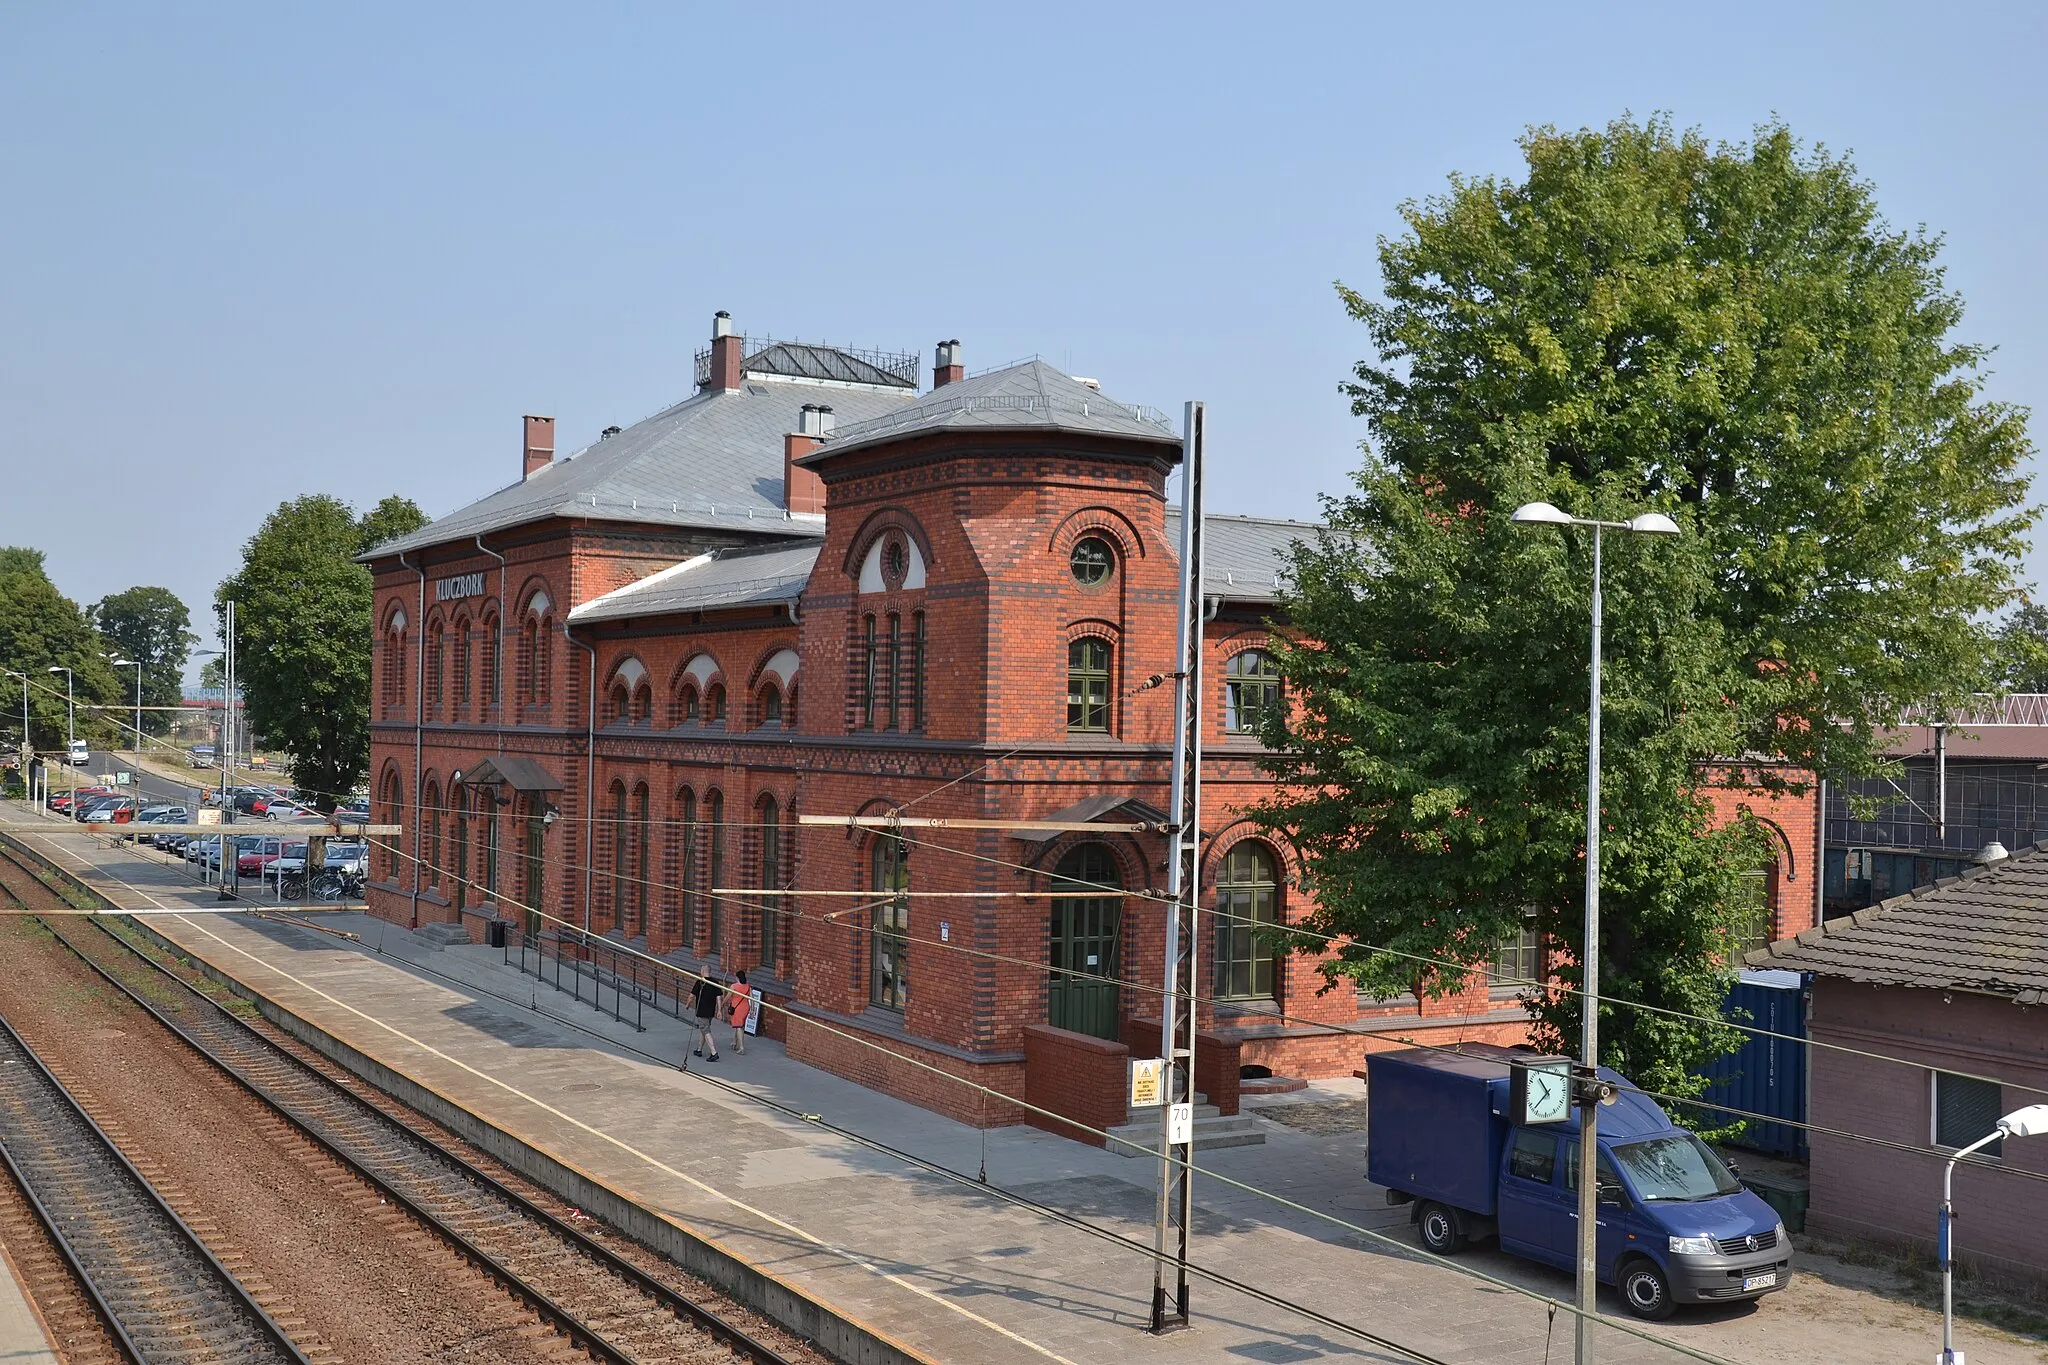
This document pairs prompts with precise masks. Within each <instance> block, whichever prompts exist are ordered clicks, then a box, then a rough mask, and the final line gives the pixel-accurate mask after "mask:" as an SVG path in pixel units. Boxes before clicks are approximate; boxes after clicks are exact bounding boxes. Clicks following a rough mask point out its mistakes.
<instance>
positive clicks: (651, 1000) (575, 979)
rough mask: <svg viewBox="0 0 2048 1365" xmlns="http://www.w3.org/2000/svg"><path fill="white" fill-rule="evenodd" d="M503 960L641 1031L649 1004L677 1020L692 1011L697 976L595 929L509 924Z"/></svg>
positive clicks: (649, 1007)
mask: <svg viewBox="0 0 2048 1365" xmlns="http://www.w3.org/2000/svg"><path fill="white" fill-rule="evenodd" d="M505 964H506V965H507V966H517V967H518V968H519V970H520V971H522V972H524V973H525V974H526V975H528V976H531V977H532V978H533V979H534V980H536V981H539V982H541V983H543V984H544V985H549V986H553V987H554V988H555V989H556V990H558V991H560V992H562V993H563V994H564V995H572V996H574V997H575V998H576V999H578V1000H580V1001H584V1002H585V1003H587V1004H588V1005H590V1007H591V1008H592V1009H595V1010H598V1011H600V1012H602V1013H604V1014H609V1015H610V1016H611V1017H612V1018H614V1019H616V1020H618V1021H619V1022H620V1023H622V1024H631V1025H632V1026H633V1027H634V1028H635V1029H636V1030H638V1031H640V1032H642V1033H645V1032H646V1031H647V1024H646V1018H647V1015H646V1012H647V1011H648V1010H649V1009H652V1010H655V1011H657V1012H658V1013H661V1014H666V1015H669V1016H671V1017H672V1018H676V1019H694V1018H695V1015H696V1011H695V1010H694V1009H690V1008H688V1007H689V1003H690V1001H689V996H690V988H691V987H692V986H694V985H696V983H697V979H696V978H695V977H693V976H691V975H690V974H689V973H687V972H685V971H683V970H682V969H681V968H679V967H671V966H669V965H668V964H666V963H661V962H654V961H651V960H649V959H648V958H646V957H644V956H642V955H640V954H638V953H634V952H630V951H628V950H626V949H625V948H623V947H622V946H621V945H619V944H617V943H614V942H612V941H611V940H609V939H605V938H600V937H598V936H597V935H595V934H586V933H583V932H582V931H580V930H576V929H568V928H562V929H547V930H543V931H542V932H540V933H538V934H528V933H526V932H525V931H524V930H523V929H521V928H520V927H519V926H517V925H510V924H508V925H507V926H506V932H505Z"/></svg>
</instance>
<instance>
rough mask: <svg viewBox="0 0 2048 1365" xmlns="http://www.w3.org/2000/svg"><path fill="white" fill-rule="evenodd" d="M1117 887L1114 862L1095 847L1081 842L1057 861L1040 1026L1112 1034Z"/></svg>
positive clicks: (1118, 921) (1119, 921)
mask: <svg viewBox="0 0 2048 1365" xmlns="http://www.w3.org/2000/svg"><path fill="white" fill-rule="evenodd" d="M1122 885H1123V883H1122V880H1121V879H1120V878H1119V876H1118V874H1117V868H1116V860H1115V859H1114V858H1112V857H1111V856H1110V853H1109V850H1108V849H1106V848H1104V847H1103V846H1102V845H1100V844H1083V845H1082V846H1081V847H1080V848H1077V849H1075V850H1073V851H1072V852H1071V853H1069V854H1067V856H1066V857H1064V858H1062V859H1061V860H1060V865H1059V867H1058V869H1057V870H1056V871H1055V872H1054V873H1053V884H1052V891H1053V898H1052V917H1051V924H1050V933H1049V934H1048V943H1047V961H1048V965H1050V967H1051V968H1052V970H1051V971H1050V972H1048V973H1047V974H1046V1008H1045V1017H1046V1022H1047V1023H1049V1024H1051V1025H1053V1026H1054V1027H1055V1028H1064V1029H1072V1030H1073V1031H1074V1032H1076V1033H1089V1034H1093V1035H1095V1036H1096V1037H1098V1038H1115V1037H1116V1036H1117V1031H1118V1030H1117V967H1118V964H1117V956H1118V954H1117V947H1118V934H1119V930H1120V929H1121V927H1122V921H1123V897H1121V896H1119V895H1115V894H1113V893H1112V891H1111V889H1112V888H1118V889H1120V888H1121V887H1122Z"/></svg>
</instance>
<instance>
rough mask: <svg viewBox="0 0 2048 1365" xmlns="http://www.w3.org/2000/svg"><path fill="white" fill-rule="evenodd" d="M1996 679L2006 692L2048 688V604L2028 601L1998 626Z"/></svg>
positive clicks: (2043, 690) (2044, 689)
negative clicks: (2037, 604)
mask: <svg viewBox="0 0 2048 1365" xmlns="http://www.w3.org/2000/svg"><path fill="white" fill-rule="evenodd" d="M1997 681H1998V685H1999V687H2000V688H2002V689H2003V690H2004V691H2007V692H2048V607H2040V606H2036V605H2034V604H2033V603H2031V602H2029V603H2027V604H2026V605H2025V606H2023V607H2021V608H2019V609H2018V610H2017V611H2015V612H2013V614H2012V615H2010V616H2008V617H2006V618H2005V624H2003V625H2001V626H2000V627H1999V628H1998V679H1997Z"/></svg>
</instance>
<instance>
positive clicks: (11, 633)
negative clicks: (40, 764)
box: [0, 547, 121, 752]
mask: <svg viewBox="0 0 2048 1365" xmlns="http://www.w3.org/2000/svg"><path fill="white" fill-rule="evenodd" d="M53 665H56V666H62V667H68V668H70V669H71V670H72V674H73V678H72V690H71V696H72V697H73V699H75V701H76V702H77V708H78V736H79V738H81V739H88V740H95V741H99V742H105V741H106V740H108V739H109V738H111V737H112V736H113V734H114V728H113V726H112V725H111V724H110V723H109V722H107V721H105V720H102V719H101V715H100V713H99V712H98V711H96V710H93V709H91V708H92V707H94V706H95V705H99V704H107V703H113V702H118V701H119V700H120V699H121V685H120V680H119V679H118V678H116V677H115V675H114V670H113V669H112V667H110V666H109V665H108V663H107V661H106V658H105V657H104V655H103V654H102V650H101V641H100V636H99V632H98V631H97V630H95V629H94V628H93V625H92V621H91V619H90V618H89V617H88V616H87V615H86V613H85V612H84V611H83V610H81V609H80V608H79V605H78V604H77V603H76V602H74V601H72V600H71V599H70V598H68V597H66V596H65V595H64V594H63V593H61V592H59V591H58V590H57V585H56V584H55V583H52V582H51V581H50V576H49V574H48V573H46V572H45V571H44V569H43V553H42V551H40V550H29V549H23V548H20V547H7V548H0V667H4V668H6V669H8V670H9V671H10V672H12V673H17V674H26V675H27V677H28V680H29V683H28V685H29V731H30V735H31V739H32V742H33V743H34V744H35V746H36V747H37V748H38V749H42V750H44V751H46V752H47V751H53V750H57V749H62V748H63V747H64V743H65V740H66V739H67V738H69V733H70V731H69V727H68V719H67V716H66V703H65V689H64V684H65V678H64V675H63V674H61V673H57V674H52V673H51V672H50V671H49V670H50V668H51V667H52V666H53ZM0 682H4V684H5V685H4V686H0V726H5V727H6V729H7V730H8V731H10V732H11V733H15V734H18V733H19V732H20V730H21V680H20V678H4V679H0ZM10 720H11V721H12V724H11V725H8V724H7V722H8V721H10Z"/></svg>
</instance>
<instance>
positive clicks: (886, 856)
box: [868, 834, 910, 1010]
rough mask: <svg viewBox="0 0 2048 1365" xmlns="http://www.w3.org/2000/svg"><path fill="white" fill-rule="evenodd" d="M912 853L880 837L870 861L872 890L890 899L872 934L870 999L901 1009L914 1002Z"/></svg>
mask: <svg viewBox="0 0 2048 1365" xmlns="http://www.w3.org/2000/svg"><path fill="white" fill-rule="evenodd" d="M909 855H910V850H909V849H908V848H907V847H905V846H904V843H903V841H902V840H901V839H898V838H895V837H894V836H892V835H887V834H884V835H879V836H877V837H876V839H875V848H874V852H873V854H871V855H870V858H869V872H870V881H869V883H868V890H870V891H871V892H874V893H875V894H876V895H877V896H881V897H887V899H886V900H878V901H877V902H876V904H875V910H874V920H873V923H872V925H871V930H872V932H870V933H869V935H868V942H869V950H868V963H869V971H868V1000H869V1001H870V1002H871V1003H873V1004H876V1005H880V1006H881V1007H882V1008H883V1009H887V1010H900V1009H902V1008H903V1007H904V1005H905V1003H906V1002H907V1001H908V1000H909V999H910V897H909V896H908V895H906V894H902V893H905V892H908V891H909V890H910V856H909Z"/></svg>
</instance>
